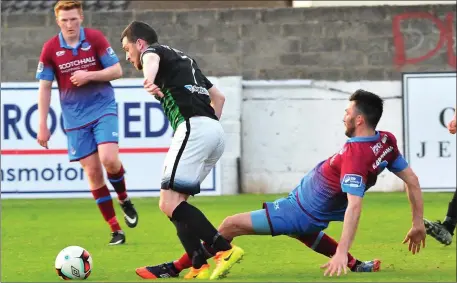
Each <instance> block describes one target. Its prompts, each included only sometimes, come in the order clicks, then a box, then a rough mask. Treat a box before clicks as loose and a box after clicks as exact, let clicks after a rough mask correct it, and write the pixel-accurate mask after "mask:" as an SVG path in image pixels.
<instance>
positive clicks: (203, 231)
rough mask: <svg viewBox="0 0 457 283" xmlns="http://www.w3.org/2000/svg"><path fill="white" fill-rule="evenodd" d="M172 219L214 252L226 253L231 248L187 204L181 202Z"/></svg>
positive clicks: (212, 227)
mask: <svg viewBox="0 0 457 283" xmlns="http://www.w3.org/2000/svg"><path fill="white" fill-rule="evenodd" d="M172 219H173V221H177V222H179V223H183V224H185V225H186V227H187V229H188V230H189V231H190V233H192V234H193V235H195V236H196V237H198V238H199V239H201V240H203V241H204V242H206V243H207V244H209V245H210V246H211V247H212V248H213V249H215V250H216V251H227V250H230V249H231V248H232V246H231V245H230V243H229V242H228V241H227V240H226V239H224V237H222V236H221V235H220V234H219V233H218V231H217V229H216V228H214V226H213V225H212V224H211V222H209V220H208V219H207V218H206V217H205V215H204V214H203V213H202V212H201V211H200V210H199V209H198V208H196V207H195V206H192V205H191V204H189V203H188V202H185V201H183V202H181V203H180V204H179V205H178V206H177V207H176V208H175V210H174V211H173V215H172Z"/></svg>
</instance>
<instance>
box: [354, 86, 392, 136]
mask: <svg viewBox="0 0 457 283" xmlns="http://www.w3.org/2000/svg"><path fill="white" fill-rule="evenodd" d="M349 101H354V102H355V107H356V108H357V110H358V111H359V112H360V113H361V114H362V115H363V116H364V117H365V120H366V122H367V124H368V125H369V126H370V127H372V128H373V129H375V128H376V126H377V125H378V123H379V120H380V119H381V116H382V111H383V104H384V101H383V100H382V98H381V97H379V96H377V95H376V94H374V93H372V92H369V91H366V90H363V89H359V90H357V91H356V92H354V93H353V94H352V95H351V97H350V98H349Z"/></svg>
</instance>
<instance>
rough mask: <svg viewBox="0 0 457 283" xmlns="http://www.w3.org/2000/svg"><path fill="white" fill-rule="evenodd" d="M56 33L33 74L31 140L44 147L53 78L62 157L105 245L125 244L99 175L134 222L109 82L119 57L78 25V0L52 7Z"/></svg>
mask: <svg viewBox="0 0 457 283" xmlns="http://www.w3.org/2000/svg"><path fill="white" fill-rule="evenodd" d="M54 12H55V16H56V22H57V24H58V25H59V27H60V30H61V32H60V33H59V34H58V35H56V36H54V37H52V38H51V39H49V40H48V41H47V42H46V43H45V44H44V46H43V49H42V51H41V55H40V60H39V63H38V69H37V73H36V78H37V79H38V80H40V85H39V90H38V95H39V101H38V111H39V129H38V136H37V141H38V143H39V144H40V145H41V146H43V147H45V148H48V141H49V139H50V137H51V133H50V131H49V128H48V125H47V116H48V112H49V106H50V100H51V89H52V82H53V81H54V78H55V79H56V80H57V85H58V88H59V94H60V104H61V107H62V114H63V118H64V128H65V132H66V135H67V139H68V157H69V159H70V161H71V162H77V161H79V163H80V164H81V166H82V168H83V169H84V172H85V174H86V176H87V179H88V181H89V188H90V191H91V192H92V195H93V197H94V199H95V201H96V203H97V205H98V207H99V209H100V212H101V213H102V215H103V218H104V219H105V221H106V222H107V224H108V225H109V226H110V228H111V240H110V242H109V244H110V245H118V244H123V243H125V233H124V231H123V230H122V229H121V226H120V225H119V223H118V220H117V218H116V213H115V210H114V207H113V200H112V199H111V194H110V192H109V189H108V187H107V186H106V183H105V179H104V176H103V167H104V168H105V169H106V171H107V173H108V180H109V181H110V183H111V185H112V186H113V187H114V190H115V191H116V193H117V196H118V200H119V203H120V205H121V207H122V210H123V211H124V220H125V222H126V224H127V226H129V227H132V228H133V227H135V226H136V225H137V224H138V214H137V212H136V209H135V208H134V206H133V204H132V201H131V200H130V199H129V197H128V195H127V189H126V185H125V179H124V167H123V166H122V163H121V161H120V159H119V147H118V139H119V137H118V118H117V106H116V101H115V97H114V90H113V87H112V86H111V83H110V81H112V80H115V79H118V78H120V77H121V76H122V69H121V65H120V63H119V59H118V57H117V56H116V54H115V52H114V51H113V49H112V48H111V46H110V44H109V42H108V41H107V40H106V38H105V36H104V35H103V33H102V32H101V31H99V30H96V29H91V28H83V27H82V26H81V24H82V21H83V10H82V5H81V2H80V1H70V0H68V1H58V2H57V4H56V5H55V8H54Z"/></svg>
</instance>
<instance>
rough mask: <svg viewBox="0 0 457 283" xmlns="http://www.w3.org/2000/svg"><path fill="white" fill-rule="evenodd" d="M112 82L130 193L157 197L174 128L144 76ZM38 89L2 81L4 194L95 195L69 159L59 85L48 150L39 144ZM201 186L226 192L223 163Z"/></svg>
mask: <svg viewBox="0 0 457 283" xmlns="http://www.w3.org/2000/svg"><path fill="white" fill-rule="evenodd" d="M112 84H113V86H114V88H115V93H116V100H117V102H118V115H119V147H120V158H121V161H122V163H123V165H124V167H125V170H126V177H125V178H126V183H127V189H128V192H129V194H130V195H131V196H133V197H135V196H158V195H159V192H160V183H161V173H162V171H163V168H162V164H163V161H164V158H165V155H166V153H167V151H168V146H169V145H170V142H171V137H172V134H173V130H172V128H171V126H170V125H169V122H168V120H167V119H166V117H165V115H164V113H163V111H162V109H161V107H160V104H159V103H158V102H157V101H156V100H155V99H154V98H153V97H152V96H150V95H148V94H147V93H146V92H145V91H144V90H143V87H142V85H143V83H142V80H141V79H123V80H117V81H114V82H113V83H112ZM37 90H38V83H2V85H1V107H2V108H1V112H2V118H1V129H0V130H1V155H2V156H1V194H2V198H44V197H62V198H71V197H91V194H90V192H89V189H88V184H87V178H86V176H85V175H84V173H83V170H82V168H81V166H80V164H79V163H78V162H71V163H70V162H69V159H68V155H67V138H66V136H65V132H64V131H63V127H62V118H61V108H60V102H59V93H58V90H57V89H56V88H55V87H53V90H52V98H51V110H50V114H49V117H48V125H49V127H50V129H51V132H52V136H51V139H50V142H49V149H44V148H42V147H40V146H39V145H38V143H37V141H36V133H37V127H38V121H37V120H38V111H37V102H38V91H37ZM105 176H106V174H105ZM106 181H107V184H108V187H110V188H111V189H112V187H111V185H109V182H108V180H107V179H106ZM201 191H202V193H201V195H219V194H220V193H221V184H220V164H219V163H218V164H217V165H216V166H215V168H214V169H213V170H212V171H211V172H210V174H209V175H208V177H207V178H206V179H205V181H204V182H203V183H202V184H201ZM113 195H114V194H113Z"/></svg>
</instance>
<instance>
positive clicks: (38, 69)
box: [36, 62, 44, 73]
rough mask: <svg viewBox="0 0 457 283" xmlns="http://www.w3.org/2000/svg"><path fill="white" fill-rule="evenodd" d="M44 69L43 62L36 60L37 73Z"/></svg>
mask: <svg viewBox="0 0 457 283" xmlns="http://www.w3.org/2000/svg"><path fill="white" fill-rule="evenodd" d="M43 70H44V64H43V62H38V67H37V68H36V71H37V73H41V72H43Z"/></svg>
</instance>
